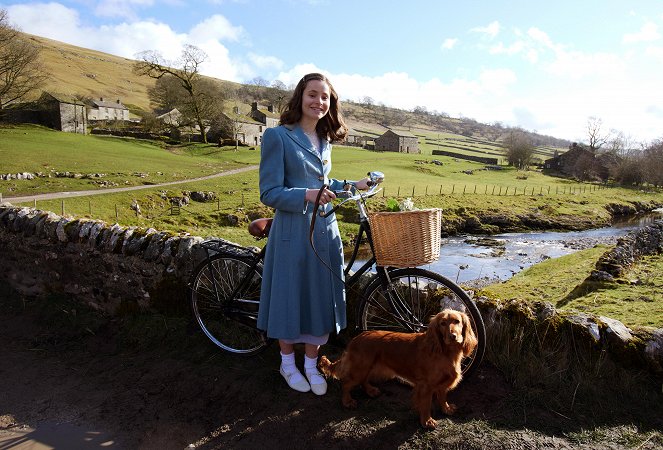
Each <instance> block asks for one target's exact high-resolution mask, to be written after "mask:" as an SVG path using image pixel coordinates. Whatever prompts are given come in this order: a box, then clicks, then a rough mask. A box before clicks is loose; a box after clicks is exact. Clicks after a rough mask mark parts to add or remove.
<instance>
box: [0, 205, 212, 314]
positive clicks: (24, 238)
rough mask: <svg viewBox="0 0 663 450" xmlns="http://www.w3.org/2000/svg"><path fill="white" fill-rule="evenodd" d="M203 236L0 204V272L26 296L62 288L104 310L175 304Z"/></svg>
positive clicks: (169, 307) (181, 305) (176, 306)
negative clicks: (127, 225)
mask: <svg viewBox="0 0 663 450" xmlns="http://www.w3.org/2000/svg"><path fill="white" fill-rule="evenodd" d="M200 241H202V238H200V237H196V236H190V235H174V234H171V233H164V232H159V231H157V230H155V229H152V228H150V229H139V228H134V227H122V226H120V225H117V224H114V225H108V224H107V223H105V222H102V221H98V220H88V219H69V218H66V217H60V216H58V215H56V214H54V213H52V212H48V211H41V210H35V209H33V208H21V207H15V206H12V205H10V204H8V203H3V204H1V205H0V255H1V257H0V276H1V277H2V278H3V279H5V280H7V281H8V282H9V283H10V284H11V286H12V287H13V288H14V289H16V290H17V291H18V292H20V293H22V294H25V295H29V296H35V295H42V294H47V293H54V292H55V293H66V294H70V295H74V296H76V297H77V298H79V299H80V300H81V301H84V302H86V303H88V304H89V305H91V306H93V307H95V308H97V309H99V310H102V311H104V312H107V313H110V314H118V313H122V312H130V311H137V310H147V309H149V308H155V309H158V310H164V311H170V310H181V309H183V308H184V307H185V306H186V304H185V302H184V298H185V295H186V282H187V280H188V277H189V274H190V273H191V271H192V270H193V268H194V265H195V264H196V263H197V262H198V261H200V260H202V258H203V256H204V254H203V250H202V249H200V248H199V247H197V246H196V245H195V244H197V243H198V242H200Z"/></svg>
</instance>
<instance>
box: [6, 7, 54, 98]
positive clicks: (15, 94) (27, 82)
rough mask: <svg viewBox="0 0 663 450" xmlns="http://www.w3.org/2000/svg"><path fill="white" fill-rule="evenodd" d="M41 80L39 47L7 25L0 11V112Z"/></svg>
mask: <svg viewBox="0 0 663 450" xmlns="http://www.w3.org/2000/svg"><path fill="white" fill-rule="evenodd" d="M45 80H46V72H45V71H44V69H43V68H42V66H41V62H40V59H39V48H38V47H36V46H35V45H33V44H31V43H30V42H29V41H28V40H27V39H25V37H24V36H23V35H22V34H21V33H20V32H19V31H18V29H16V28H14V27H13V26H11V25H10V24H9V17H8V15H7V11H6V10H4V9H0V109H3V108H4V107H5V106H7V105H8V104H9V103H12V102H16V101H19V100H22V99H23V98H25V97H26V96H27V95H28V94H29V93H30V92H32V91H34V90H36V89H38V88H39V87H41V85H42V84H43V82H44V81H45Z"/></svg>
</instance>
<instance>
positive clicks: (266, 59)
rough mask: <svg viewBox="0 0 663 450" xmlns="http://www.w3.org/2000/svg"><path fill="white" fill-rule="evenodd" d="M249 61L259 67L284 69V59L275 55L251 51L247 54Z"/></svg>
mask: <svg viewBox="0 0 663 450" xmlns="http://www.w3.org/2000/svg"><path fill="white" fill-rule="evenodd" d="M247 57H248V59H249V61H251V63H253V65H254V66H256V67H257V68H258V69H270V70H282V69H283V65H284V64H283V61H281V60H280V59H278V58H277V57H275V56H263V55H257V54H255V53H249V54H248V55H247Z"/></svg>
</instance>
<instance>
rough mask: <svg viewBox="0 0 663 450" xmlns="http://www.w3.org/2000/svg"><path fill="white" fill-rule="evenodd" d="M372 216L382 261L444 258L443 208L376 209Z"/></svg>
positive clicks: (405, 263)
mask: <svg viewBox="0 0 663 450" xmlns="http://www.w3.org/2000/svg"><path fill="white" fill-rule="evenodd" d="M368 220H369V223H370V225H371V234H372V235H373V244H374V247H375V258H376V259H377V261H378V265H380V266H391V267H414V266H420V265H422V264H428V263H431V262H433V261H437V260H438V259H439V258H440V244H441V233H442V230H441V228H442V210H441V209H439V208H433V209H420V210H416V211H401V212H375V213H369V214H368Z"/></svg>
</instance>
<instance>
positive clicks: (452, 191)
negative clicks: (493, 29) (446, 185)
mask: <svg viewBox="0 0 663 450" xmlns="http://www.w3.org/2000/svg"><path fill="white" fill-rule="evenodd" d="M455 190H456V185H455V184H452V185H451V194H452V195H453V193H454V191H455Z"/></svg>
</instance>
